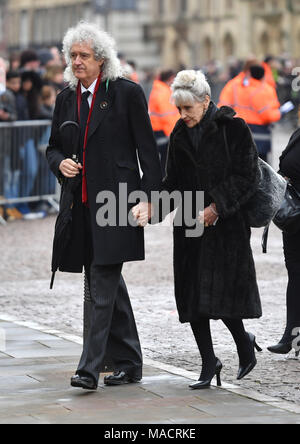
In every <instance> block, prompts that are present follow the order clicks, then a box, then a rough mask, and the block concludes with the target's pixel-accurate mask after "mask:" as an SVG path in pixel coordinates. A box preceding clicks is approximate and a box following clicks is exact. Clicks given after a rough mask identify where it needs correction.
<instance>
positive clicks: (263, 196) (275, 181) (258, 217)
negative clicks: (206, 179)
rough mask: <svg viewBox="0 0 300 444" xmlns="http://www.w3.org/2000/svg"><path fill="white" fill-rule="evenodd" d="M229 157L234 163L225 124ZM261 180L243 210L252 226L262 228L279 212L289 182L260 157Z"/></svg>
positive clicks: (224, 130) (226, 146)
mask: <svg viewBox="0 0 300 444" xmlns="http://www.w3.org/2000/svg"><path fill="white" fill-rule="evenodd" d="M223 133H224V139H225V148H226V152H227V157H228V158H229V160H230V161H231V163H232V160H231V156H230V150H229V144H228V140H227V135H226V128H225V126H223ZM258 168H259V171H260V181H259V185H258V188H257V190H256V192H255V194H254V195H253V196H252V197H251V198H250V199H249V201H248V202H247V203H246V204H245V205H244V206H243V212H244V214H245V216H246V219H247V222H248V224H249V226H250V227H253V228H261V227H265V226H266V225H268V224H269V223H270V222H271V221H272V219H273V218H274V216H275V215H276V213H277V212H278V210H279V208H280V206H281V204H282V201H283V199H284V196H285V192H286V187H287V182H286V180H285V179H284V178H283V177H282V176H280V175H279V174H278V173H276V171H275V170H274V169H273V168H272V167H271V166H270V165H268V164H267V163H266V162H264V161H263V160H262V159H260V158H259V159H258Z"/></svg>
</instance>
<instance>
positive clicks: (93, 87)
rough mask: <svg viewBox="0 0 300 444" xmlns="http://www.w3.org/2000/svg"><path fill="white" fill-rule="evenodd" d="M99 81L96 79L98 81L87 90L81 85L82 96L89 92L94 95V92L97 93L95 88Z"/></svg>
mask: <svg viewBox="0 0 300 444" xmlns="http://www.w3.org/2000/svg"><path fill="white" fill-rule="evenodd" d="M97 80H98V79H96V80H95V81H94V82H93V83H92V84H91V86H90V87H89V88H88V89H86V88H85V87H84V86H83V84H82V83H81V94H83V93H85V92H86V91H89V92H90V93H91V94H92V95H93V94H94V92H95V88H96V84H97Z"/></svg>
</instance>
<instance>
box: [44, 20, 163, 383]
mask: <svg viewBox="0 0 300 444" xmlns="http://www.w3.org/2000/svg"><path fill="white" fill-rule="evenodd" d="M63 50H64V55H65V58H66V62H67V65H68V66H67V69H66V72H65V79H66V80H67V81H68V82H69V86H68V87H67V88H66V89H65V90H63V91H62V92H61V93H60V94H59V95H58V97H57V102H56V108H55V112H54V118H53V125H52V133H51V138H50V141H49V147H48V150H47V158H48V161H49V165H50V167H51V169H52V171H53V172H54V174H55V175H56V176H57V177H58V178H59V179H60V180H61V179H63V191H64V184H65V183H66V182H67V181H68V179H73V178H77V179H78V178H80V180H79V183H80V185H79V186H78V188H77V189H76V191H75V195H74V200H73V204H72V222H71V224H72V225H71V236H70V237H71V239H70V241H69V242H68V243H67V246H66V248H65V250H64V252H63V254H62V256H61V258H60V263H59V270H60V271H66V272H73V273H80V272H82V270H83V268H84V269H85V273H86V276H87V278H88V283H89V288H90V293H91V299H92V310H91V315H90V323H91V325H90V328H89V332H88V336H87V338H86V340H85V343H84V347H83V353H82V356H81V359H80V363H79V366H78V369H77V372H76V375H75V376H74V377H72V379H71V385H72V386H74V387H81V388H84V389H89V390H96V389H97V386H98V380H99V373H100V371H101V370H102V368H103V366H104V362H105V360H106V359H107V358H109V361H112V362H113V364H114V369H115V372H114V374H113V375H111V376H108V377H106V378H105V379H104V382H105V384H107V385H121V384H126V383H133V382H138V381H139V380H140V379H141V378H142V352H141V347H140V342H139V337H138V333H137V329H136V324H135V320H134V315H133V312H132V308H131V304H130V300H129V296H128V292H127V289H126V285H125V282H124V280H123V277H122V274H121V272H122V267H123V263H124V262H129V261H137V260H144V258H145V253H144V231H143V227H144V226H145V225H146V224H147V223H148V220H149V219H150V217H151V211H152V208H151V204H149V203H148V202H140V203H138V204H137V205H136V204H128V208H127V210H128V212H130V210H132V212H133V215H134V217H135V219H136V220H137V224H136V226H134V225H133V224H127V225H126V226H124V224H121V222H117V223H116V225H113V224H110V225H108V226H103V225H101V224H99V222H98V218H97V214H99V211H101V209H103V207H104V202H102V201H101V203H99V202H100V200H101V199H100V200H99V194H101V193H102V192H108V193H110V194H112V195H113V196H115V198H116V206H115V207H116V209H118V208H119V202H120V197H119V185H120V184H125V185H126V190H127V197H128V196H129V194H130V193H132V192H135V191H142V192H144V195H146V196H147V197H149V198H150V195H151V192H152V191H155V190H159V189H160V185H161V173H160V163H159V158H158V154H157V151H156V143H155V139H154V135H153V131H152V128H151V123H150V119H149V115H148V107H147V102H146V99H145V96H144V93H143V91H142V89H141V87H140V86H139V85H137V84H136V83H134V82H131V81H129V80H127V79H125V78H123V77H122V69H121V64H120V62H119V60H118V58H117V53H116V51H115V48H114V41H113V39H112V38H111V37H110V36H109V35H108V34H107V33H105V32H103V31H101V30H99V29H97V27H96V26H95V25H91V24H88V23H84V22H80V23H79V24H78V25H77V26H76V27H74V28H71V29H69V30H68V32H67V33H66V36H65V38H64V42H63ZM70 121H71V123H73V124H74V125H73V128H74V127H75V128H76V125H77V128H80V134H79V137H78V139H79V143H78V145H79V146H78V149H76V147H74V142H72V140H71V138H70V135H68V134H67V133H66V128H67V127H68V124H67V123H66V122H69V123H70ZM74 122H75V123H74ZM74 154H76V156H77V159H75V157H76V156H74ZM72 157H73V158H72ZM138 160H139V163H140V167H141V170H142V173H143V176H142V177H140V169H139V163H138ZM125 197H126V196H125ZM145 200H146V199H145ZM127 202H128V199H127V201H126V205H127ZM149 202H150V200H149ZM54 255H55V251H54ZM54 271H55V270H54Z"/></svg>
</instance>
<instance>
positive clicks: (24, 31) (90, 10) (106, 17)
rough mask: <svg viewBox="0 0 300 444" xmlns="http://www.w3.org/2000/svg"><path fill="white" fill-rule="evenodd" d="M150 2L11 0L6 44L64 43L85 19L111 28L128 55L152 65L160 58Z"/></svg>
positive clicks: (141, 63) (18, 46)
mask: <svg viewBox="0 0 300 444" xmlns="http://www.w3.org/2000/svg"><path fill="white" fill-rule="evenodd" d="M0 2H1V0H0ZM150 6H151V0H150V2H149V1H148V0H7V3H6V12H5V16H6V19H5V22H6V26H5V37H6V42H5V43H6V47H7V48H8V49H10V50H11V49H24V48H28V47H35V48H41V47H45V46H52V45H57V46H60V44H61V41H62V39H63V36H64V34H65V32H66V30H67V29H68V28H69V27H70V26H72V25H74V24H76V23H77V22H78V21H79V20H82V19H84V20H88V21H92V22H94V23H95V24H96V25H99V26H101V27H102V28H104V29H106V30H107V31H108V32H110V33H111V34H112V35H113V36H114V38H115V39H116V41H117V47H118V50H119V51H120V52H122V53H124V54H125V55H126V57H127V59H131V60H134V61H136V62H137V63H138V65H139V66H140V67H141V68H150V67H152V66H155V65H158V64H159V60H160V58H159V53H158V45H157V42H155V41H150V40H149V38H148V32H147V30H148V28H149V24H150V20H151V13H150V11H151V9H149V8H150Z"/></svg>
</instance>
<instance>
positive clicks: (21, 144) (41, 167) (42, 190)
mask: <svg viewBox="0 0 300 444" xmlns="http://www.w3.org/2000/svg"><path fill="white" fill-rule="evenodd" d="M50 130H51V121H49V120H37V121H32V120H31V121H24V122H23V121H17V122H5V123H0V206H5V207H9V206H15V205H18V204H28V203H31V202H39V201H44V202H48V203H49V204H50V205H51V206H52V207H54V208H55V210H57V211H58V209H59V185H58V182H57V180H56V178H55V176H54V175H53V174H52V172H51V171H50V169H49V166H48V163H47V160H46V156H45V153H46V148H47V145H48V141H49V137H50ZM0 224H3V225H4V224H5V220H4V219H3V217H2V216H1V215H0Z"/></svg>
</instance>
